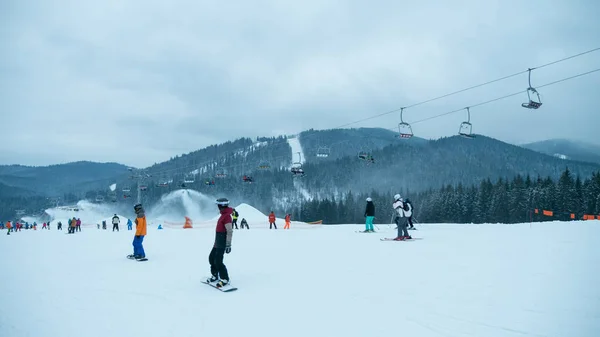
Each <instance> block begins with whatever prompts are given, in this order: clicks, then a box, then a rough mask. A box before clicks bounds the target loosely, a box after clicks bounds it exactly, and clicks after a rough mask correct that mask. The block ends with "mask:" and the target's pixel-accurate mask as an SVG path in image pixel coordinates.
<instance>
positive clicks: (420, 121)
mask: <svg viewBox="0 0 600 337" xmlns="http://www.w3.org/2000/svg"><path fill="white" fill-rule="evenodd" d="M597 50H600V47H599V48H595V49H591V50H588V51H586V52H583V53H579V54H576V55H572V56H569V57H566V58H563V59H560V60H556V61H553V62H550V63H546V64H543V65H540V66H537V67H535V68H530V69H532V70H533V69H540V68H543V67H547V66H550V65H553V64H556V63H559V62H563V61H566V60H569V59H573V58H576V57H579V56H582V55H585V54H588V53H591V52H594V51H597ZM597 71H600V68H598V69H594V70H591V71H588V72H585V73H581V74H577V75H574V76H570V77H566V78H563V79H560V80H557V81H553V82H550V83H546V84H543V85H539V86H537V88H543V87H547V86H551V85H554V84H557V83H560V82H564V81H568V80H571V79H574V78H577V77H581V76H585V75H588V74H591V73H594V72H597ZM526 72H529V69H527V70H525V71H521V72H519V73H515V74H512V75H509V76H504V77H502V78H499V79H496V80H492V81H488V82H485V83H482V84H479V85H476V86H472V87H469V88H466V89H462V90H459V91H455V92H453V93H450V94H446V95H443V96H439V97H436V98H432V99H429V100H426V101H423V102H419V103H415V104H412V105H410V106H406V107H403V108H404V109H406V108H408V107H414V106H417V105H420V104H424V103H427V102H431V101H434V100H436V99H441V98H444V97H448V96H451V95H454V94H457V93H461V92H464V91H467V90H471V89H474V88H478V87H481V86H484V85H487V84H490V83H494V82H498V81H501V80H503V79H507V78H510V77H514V76H517V75H520V74H523V73H526ZM522 93H523V91H522V90H521V91H518V92H515V93H512V94H508V95H504V96H501V97H497V98H494V99H491V100H488V101H485V102H480V103H477V104H473V105H470V106H469V107H470V108H474V107H478V106H482V105H485V104H489V103H492V102H496V101H499V100H503V99H506V98H509V97H513V96H517V95H521V94H522ZM401 110H402V108H400V109H396V110H393V111H388V112H386V113H383V114H379V115H375V116H371V117H368V118H365V119H362V120H360V121H356V122H352V123H347V124H344V125H341V126H338V127H335V128H343V127H345V126H348V125H352V124H356V123H359V122H361V121H366V120H370V119H374V118H377V117H380V116H383V115H385V114H390V113H393V112H398V111H401ZM463 110H464V108H460V109H456V110H452V111H448V112H445V113H442V114H438V115H434V116H431V117H427V118H424V119H420V120H417V121H415V122H412V123H411V124H413V125H414V124H418V123H422V122H426V121H429V120H432V119H435V118H439V117H443V116H446V115H450V114H453V113H457V112H460V111H463ZM389 130H391V131H394V132H395V131H396V129H395V128H394V129H389ZM306 137H310V135H308V136H306ZM273 159H278V158H273ZM211 162H214V160H210V161H207V162H205V163H200V166H202V165H207V164H209V163H211ZM195 166H198V164H196V165H195ZM237 166H240V164H237V165H236V164H232V165H228V166H219V168H233V167H237ZM190 167H192V166H190ZM182 168H183V167H179V168H177V169H170V170H166V171H173V170H181V169H182Z"/></svg>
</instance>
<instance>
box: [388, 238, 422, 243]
mask: <svg viewBox="0 0 600 337" xmlns="http://www.w3.org/2000/svg"><path fill="white" fill-rule="evenodd" d="M394 239H395V238H381V239H380V240H381V241H398V242H404V241H415V240H423V238H412V239H406V240H394Z"/></svg>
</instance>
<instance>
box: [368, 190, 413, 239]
mask: <svg viewBox="0 0 600 337" xmlns="http://www.w3.org/2000/svg"><path fill="white" fill-rule="evenodd" d="M392 209H393V211H394V222H395V223H396V225H397V226H398V235H397V236H396V238H395V239H394V240H397V241H402V240H408V239H412V237H411V236H410V235H409V234H408V229H414V228H415V226H414V225H413V219H412V218H413V206H412V203H411V202H410V200H409V199H406V200H404V199H403V198H402V196H401V195H400V194H396V195H394V201H393V203H392ZM374 219H375V204H373V199H371V198H370V197H369V198H367V206H366V208H365V230H364V232H365V233H369V232H375V230H374V229H373V220H374Z"/></svg>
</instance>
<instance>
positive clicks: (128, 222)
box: [127, 219, 133, 231]
mask: <svg viewBox="0 0 600 337" xmlns="http://www.w3.org/2000/svg"><path fill="white" fill-rule="evenodd" d="M132 226H133V223H132V222H131V219H127V230H128V231H130V230H131V227H132Z"/></svg>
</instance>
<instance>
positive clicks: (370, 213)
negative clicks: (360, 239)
mask: <svg viewBox="0 0 600 337" xmlns="http://www.w3.org/2000/svg"><path fill="white" fill-rule="evenodd" d="M365 217H366V221H365V227H366V228H365V232H375V230H374V229H373V219H375V204H373V199H371V198H370V197H369V198H367V208H366V209H365Z"/></svg>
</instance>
